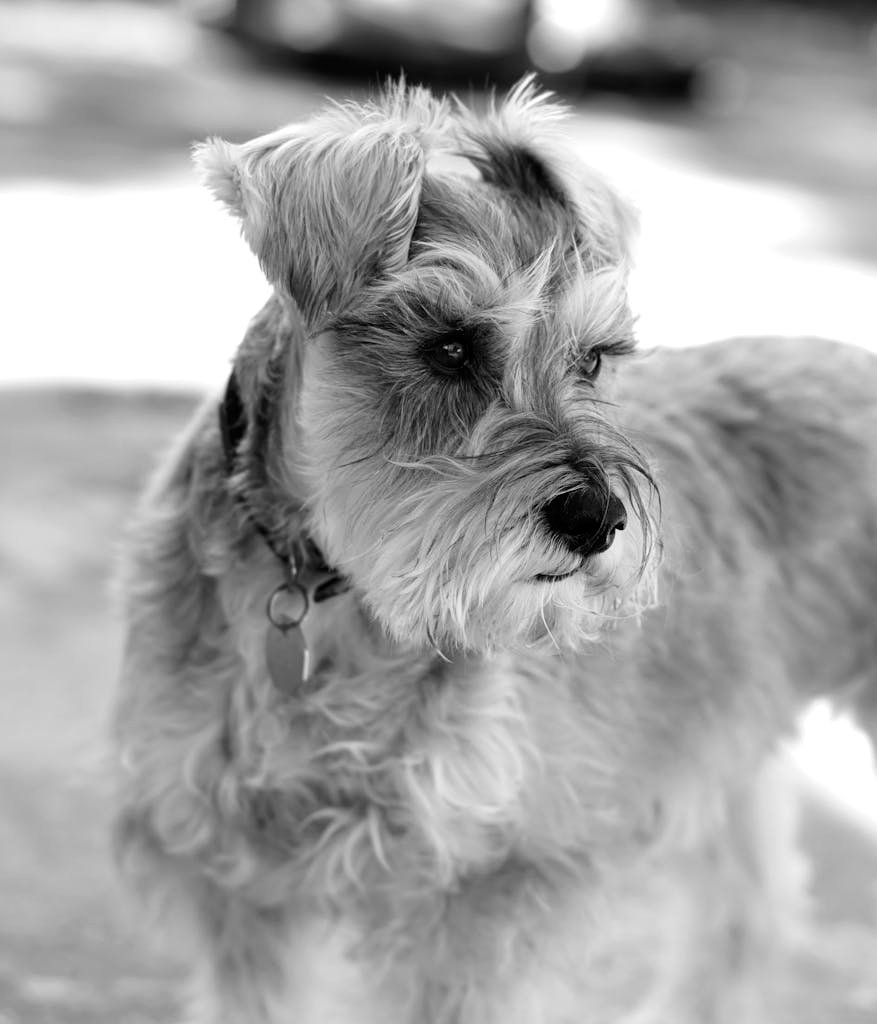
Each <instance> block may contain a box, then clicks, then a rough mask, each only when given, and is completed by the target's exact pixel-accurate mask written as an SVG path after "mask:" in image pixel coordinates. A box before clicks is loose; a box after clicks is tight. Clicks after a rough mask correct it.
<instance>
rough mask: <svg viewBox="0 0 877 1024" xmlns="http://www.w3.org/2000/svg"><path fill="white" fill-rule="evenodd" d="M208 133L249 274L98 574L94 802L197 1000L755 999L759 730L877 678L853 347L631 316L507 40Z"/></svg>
mask: <svg viewBox="0 0 877 1024" xmlns="http://www.w3.org/2000/svg"><path fill="white" fill-rule="evenodd" d="M195 161H196V164H197V166H198V168H199V170H200V173H201V175H202V177H203V179H204V181H205V182H206V184H207V186H208V187H209V188H210V189H211V190H212V192H213V194H214V195H215V196H216V197H217V198H218V199H219V200H220V201H221V203H222V204H224V205H225V206H226V207H228V208H229V209H230V211H231V212H232V214H234V216H236V217H237V218H238V219H239V221H240V224H241V228H242V232H243V235H244V237H245V239H246V241H247V242H248V244H249V245H250V246H251V248H252V250H253V251H254V252H255V254H256V256H257V257H258V259H259V261H260V263H261V266H262V268H263V270H264V273H265V275H266V277H267V279H268V281H269V282H270V284H271V285H272V286H273V292H272V295H271V298H270V299H269V301H268V302H267V304H266V306H265V307H264V308H263V309H262V311H261V312H260V313H258V315H256V317H255V318H254V320H253V321H252V322H251V324H250V326H249V328H248V330H247V333H246V336H245V338H244V340H243V342H242V344H241V346H240V348H239V351H238V353H237V355H236V358H235V360H234V365H233V371H232V373H231V376H230V379H229V382H228V386H227V388H226V391H225V394H224V396H222V397H221V399H217V398H212V399H211V400H210V401H208V402H207V403H206V405H205V406H204V407H203V408H202V409H201V411H200V412H199V413H198V415H197V416H196V418H195V420H194V422H193V423H192V425H191V427H190V428H189V429H188V430H187V432H186V433H185V436H184V437H183V438H182V439H181V441H180V442H179V444H178V445H177V447H176V449H175V450H174V451H173V452H172V453H171V455H170V457H169V458H168V459H166V460H165V461H164V463H163V464H162V467H161V468H160V470H159V472H158V473H157V475H156V476H155V478H154V479H153V481H152V483H151V485H150V487H149V488H148V490H147V493H146V495H145V497H144V499H143V503H142V507H141V508H140V511H139V513H138V515H137V517H136V521H135V523H134V525H133V527H132V530H131V536H130V542H129V544H128V549H127V556H126V567H125V573H124V579H125V588H126V589H125V595H126V597H125V616H126V628H127V639H126V644H125V653H124V660H123V668H122V673H121V676H122V678H121V685H120V690H119V698H118V707H117V713H116V748H117V751H118V765H119V772H118V777H119V797H118V811H117V816H116V828H115V835H116V843H117V847H118V851H119V858H120V862H121V865H122V867H123V869H124V871H125V873H126V874H127V875H128V877H129V878H130V879H131V880H132V882H133V884H134V885H135V886H136V887H137V889H138V890H139V891H141V892H142V893H143V894H144V895H145V897H146V898H147V900H148V901H149V903H150V905H152V906H153V907H156V908H158V909H159V910H160V911H161V912H162V913H163V914H164V915H165V918H166V919H167V920H169V921H170V923H171V929H172V930H171V934H173V935H174V936H175V937H176V938H178V939H179V941H180V944H181V945H180V948H181V949H182V950H184V951H185V955H186V956H187V957H188V958H189V962H190V963H191V967H192V977H193V985H192V988H193V993H192V997H191V1002H190V1003H189V1004H188V1011H187V1012H188V1013H189V1018H188V1019H190V1020H191V1021H194V1022H197V1024H291V1022H293V1021H294V1022H296V1024H309V1022H321V1024H347V1022H357V1024H366V1022H369V1024H371V1022H374V1024H377V1022H380V1024H500V1022H502V1024H570V1022H582V1024H584V1022H587V1024H621V1022H625V1024H630V1022H637V1024H706V1022H710V1024H724V1022H728V1024H731V1022H733V1024H744V1022H750V1021H758V1020H762V1019H765V1020H770V1019H772V1018H771V1017H770V1012H771V1010H770V1007H771V1005H772V999H773V984H772V980H771V979H772V977H774V976H775V974H776V972H777V970H778V967H779V965H781V963H782V956H783V953H782V950H783V947H784V944H785V940H786V939H787V938H788V936H789V935H790V934H792V931H793V929H794V919H795V915H796V914H797V913H798V910H799V909H800V908H799V906H798V900H797V897H795V896H794V894H793V893H792V894H790V892H789V891H788V890H789V888H790V886H788V885H787V884H786V883H785V881H784V879H786V877H787V874H786V866H787V865H791V864H793V862H792V861H791V860H788V861H787V860H786V859H785V858H786V856H787V855H788V856H791V853H790V851H788V850H787V849H786V847H787V845H788V843H787V842H786V841H785V839H783V840H782V841H776V840H775V839H774V838H773V837H772V836H771V834H770V833H771V829H770V826H771V825H772V824H773V820H774V819H773V816H772V814H771V811H770V803H769V801H768V798H767V797H766V795H765V794H766V793H768V792H770V791H771V786H770V785H769V779H770V777H771V770H770V765H771V757H772V754H773V752H774V751H775V749H776V747H777V744H778V743H779V742H780V741H781V740H782V738H783V737H785V736H788V735H790V734H791V733H792V731H793V729H794V723H795V719H796V715H797V714H798V713H799V711H800V709H801V708H802V706H804V704H806V702H807V701H809V700H811V699H812V698H813V697H815V696H817V695H819V694H830V695H832V696H833V697H834V698H835V699H836V700H838V701H847V702H848V703H850V704H851V705H855V706H856V707H858V709H859V711H860V712H861V715H862V720H863V721H865V722H869V723H871V724H872V725H873V723H874V721H875V718H877V716H875V707H877V628H875V609H877V455H875V451H877V448H875V439H877V360H875V359H874V358H873V357H872V356H870V355H868V354H867V353H865V352H864V351H861V350H856V349H852V348H848V347H844V346H842V345H839V344H835V343H830V342H826V341H819V340H813V339H786V340H783V339H765V338H754V339H737V340H732V341H729V342H719V343H714V344H709V345H704V346H702V347H699V348H693V349H689V350H683V351H672V350H667V351H663V350H660V349H659V350H655V351H649V352H639V351H638V350H636V345H635V324H634V317H633V316H632V314H631V311H630V308H629V305H628V301H627V296H626V283H627V277H628V271H629V264H630V247H631V239H632V233H633V230H634V227H635V218H634V217H633V215H632V214H631V213H630V211H629V209H628V207H627V205H626V204H625V202H624V201H622V200H621V199H620V198H619V197H617V196H616V195H615V193H614V192H613V191H612V189H611V188H610V187H609V186H608V185H607V184H605V183H604V182H602V180H600V179H599V178H598V177H597V176H595V175H594V174H593V173H592V172H590V171H587V170H585V169H584V168H582V167H581V166H579V164H578V163H577V161H576V160H575V159H574V158H573V157H572V156H571V155H570V154H569V153H568V152H566V151H565V149H564V111H563V108H562V107H561V106H560V105H559V104H558V103H557V102H556V101H555V100H554V99H553V98H552V97H551V96H550V95H548V94H546V93H543V92H541V91H540V90H539V88H538V86H537V85H536V84H535V83H534V82H533V81H532V80H529V79H528V80H525V81H523V82H522V83H521V84H519V85H518V86H517V87H516V88H515V89H514V90H512V91H511V92H510V93H509V95H508V96H507V97H506V98H505V99H504V100H502V101H496V102H493V103H491V104H490V105H489V108H488V109H487V110H486V111H485V112H482V113H478V112H474V111H472V110H470V109H467V108H466V107H465V106H464V105H463V104H461V103H459V102H457V101H454V100H449V99H438V98H435V97H434V96H432V95H431V94H430V93H429V92H428V91H426V90H424V89H420V88H410V87H407V86H405V85H404V84H397V85H393V86H390V87H388V88H387V90H386V91H385V92H384V93H383V94H382V95H381V96H380V97H379V98H377V99H375V100H373V101H370V102H367V103H361V104H356V103H350V104H341V105H336V106H332V107H329V108H327V109H326V110H325V111H323V112H322V113H320V114H318V115H316V116H315V117H314V118H313V119H311V120H310V121H308V122H306V123H304V124H298V125H293V126H291V127H287V128H283V129H281V130H279V131H278V132H275V133H273V134H270V135H266V136H263V137H261V138H257V139H255V140H253V141H251V142H247V143H245V144H243V145H231V144H229V143H226V142H224V141H221V140H217V139H213V140H210V141H208V142H206V143H204V144H202V145H200V146H199V147H198V148H197V149H196V151H195ZM717 244H719V242H718V241H717ZM680 272H683V271H682V269H680Z"/></svg>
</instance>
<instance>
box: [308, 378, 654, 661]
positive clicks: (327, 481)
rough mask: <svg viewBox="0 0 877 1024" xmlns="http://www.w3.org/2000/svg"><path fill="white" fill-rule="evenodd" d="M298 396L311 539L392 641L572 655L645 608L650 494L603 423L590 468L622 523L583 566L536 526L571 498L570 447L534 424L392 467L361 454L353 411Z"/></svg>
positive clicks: (506, 420)
mask: <svg viewBox="0 0 877 1024" xmlns="http://www.w3.org/2000/svg"><path fill="white" fill-rule="evenodd" d="M306 394H307V395H308V398H307V404H308V408H307V409H306V411H305V419H306V421H307V422H308V423H310V424H312V425H313V424H320V425H321V429H320V430H318V431H315V430H313V429H311V430H303V437H302V440H301V441H300V443H299V444H298V445H297V446H296V461H297V463H298V465H299V467H300V470H302V471H303V474H304V477H305V479H306V480H307V481H308V483H307V485H306V486H307V490H308V492H309V496H308V502H307V503H308V508H309V512H310V517H311V529H312V530H313V533H314V536H315V539H316V540H317V542H318V543H319V544H320V545H321V546H322V548H323V551H324V554H325V555H326V556H327V557H328V558H329V559H330V561H331V562H332V563H333V564H334V565H335V566H336V568H338V569H340V570H341V571H342V572H344V573H346V574H347V575H348V576H349V577H350V578H351V579H352V580H353V582H354V585H355V586H356V588H357V589H358V590H359V591H360V593H361V594H362V596H363V599H364V601H365V603H366V605H367V606H368V608H369V610H370V611H371V612H372V613H373V614H374V615H375V617H376V618H377V619H378V621H379V622H380V623H381V624H382V625H383V627H384V628H385V629H386V631H387V632H388V633H389V634H390V635H391V636H392V637H393V638H394V639H396V640H398V641H400V642H404V643H410V644H413V645H415V646H422V645H424V644H433V645H435V646H436V647H438V648H439V649H440V650H442V651H445V650H450V651H452V650H454V649H459V648H463V649H467V650H487V649H490V648H493V647H499V646H504V647H507V646H509V645H513V644H520V643H523V644H534V643H539V642H542V641H544V642H548V643H554V644H556V645H558V646H563V647H575V646H580V645H581V644H582V643H584V642H587V641H590V640H594V639H596V638H597V637H598V636H599V634H600V633H601V632H602V630H604V629H605V628H606V627H607V626H611V625H612V624H615V623H617V622H618V621H621V620H624V619H629V618H631V617H633V616H636V615H637V614H638V613H639V611H641V610H642V609H643V608H644V607H646V606H648V605H649V604H651V603H653V600H654V593H653V585H654V568H655V565H656V561H657V557H656V549H655V541H654V538H655V521H654V515H653V504H654V502H653V489H652V486H651V484H650V482H649V480H648V474H647V472H646V471H645V468H644V467H642V466H641V464H640V463H639V462H638V461H636V460H635V459H634V457H633V456H632V455H631V456H630V457H629V458H627V456H625V454H624V453H623V452H622V450H621V445H622V442H621V439H620V437H619V436H618V435H614V436H615V438H616V442H615V443H608V444H607V443H606V434H607V432H608V431H610V430H611V428H609V427H608V425H606V424H604V423H602V421H600V425H601V433H602V435H603V438H604V444H603V448H598V447H597V446H596V445H595V446H594V447H593V449H592V450H591V452H590V454H589V464H590V467H591V470H592V472H595V473H597V472H599V473H601V474H603V476H604V478H605V480H606V482H607V483H608V484H609V485H610V486H611V487H612V489H613V490H614V491H615V492H616V493H618V494H619V496H620V497H621V498H622V500H623V502H624V504H625V506H626V508H627V511H628V521H627V526H626V528H625V529H624V531H623V532H620V533H618V534H617V535H616V537H615V540H614V543H613V544H612V545H611V547H610V548H609V549H608V550H607V551H605V552H602V553H599V554H594V555H592V556H590V557H588V558H583V557H582V556H581V555H579V554H577V553H575V552H573V551H571V550H569V549H568V548H567V547H566V546H564V545H563V544H562V543H560V542H559V541H558V540H556V539H554V538H553V537H552V535H551V533H550V531H549V530H548V529H547V527H546V525H545V523H544V522H543V520H542V516H541V513H540V505H541V504H542V503H544V502H545V501H546V500H547V499H548V498H549V497H551V496H553V495H555V494H559V493H562V492H564V491H565V490H569V489H572V488H574V487H577V486H581V476H579V475H577V474H576V473H575V472H574V471H573V470H572V468H571V467H570V466H569V464H568V460H567V458H566V453H567V449H566V448H564V447H563V445H564V443H568V442H563V441H561V440H560V439H559V437H558V436H557V435H556V434H555V433H553V432H552V431H551V430H550V429H549V428H548V427H547V426H546V424H545V423H544V421H542V420H539V419H538V418H535V417H532V416H527V415H524V414H519V415H515V414H510V413H509V412H508V410H500V409H497V410H495V411H494V412H493V413H492V414H488V415H486V416H485V417H483V418H482V420H481V422H480V423H479V425H478V428H477V429H476V430H475V431H474V433H473V435H472V436H471V437H470V439H469V440H468V442H467V444H466V445H465V448H464V450H461V451H457V452H455V453H454V454H453V455H429V456H425V457H424V456H421V457H417V458H415V457H405V456H404V455H396V456H391V455H389V454H387V453H386V451H385V450H384V449H383V448H382V447H381V445H380V444H377V447H375V446H374V444H373V445H372V448H371V449H369V448H368V447H367V446H368V443H369V439H368V438H367V437H365V436H364V434H363V431H362V428H361V424H360V430H359V431H358V432H357V430H356V428H355V423H356V420H355V418H351V416H350V406H349V402H348V403H346V404H347V416H346V417H344V416H342V414H341V412H340V408H341V403H339V402H338V396H337V395H334V396H331V397H330V395H329V389H328V388H327V389H325V390H324V389H321V388H320V387H319V386H314V387H309V388H308V389H307V391H306ZM347 398H348V399H349V398H350V395H349V393H348V395H347ZM591 425H592V426H593V424H591ZM372 440H373V439H372ZM603 452H606V453H609V457H607V458H606V459H605V460H603V459H602V454H603ZM359 453H362V454H359Z"/></svg>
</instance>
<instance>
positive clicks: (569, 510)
mask: <svg viewBox="0 0 877 1024" xmlns="http://www.w3.org/2000/svg"><path fill="white" fill-rule="evenodd" d="M542 516H543V518H544V521H545V523H546V525H547V526H548V529H549V530H550V531H551V533H552V534H553V536H555V537H556V538H557V539H558V540H560V541H561V542H562V543H563V544H564V545H565V546H566V547H567V548H569V550H570V551H573V552H574V553H575V554H577V555H579V556H580V557H581V558H587V557H588V556H589V555H597V554H599V553H600V552H601V551H607V550H608V549H609V548H610V547H611V546H612V542H613V540H615V532H616V531H617V530H623V529H624V527H625V526H626V525H627V511H626V509H625V508H624V505H622V503H621V502H620V501H619V499H618V498H616V496H615V495H614V494H613V493H612V492H611V491H610V492H608V493H607V492H606V491H605V490H603V489H602V488H593V487H583V488H580V489H578V490H575V491H567V492H565V493H564V494H558V495H557V496H556V497H554V498H552V499H551V500H550V501H549V502H548V503H547V504H546V505H544V506H543V508H542Z"/></svg>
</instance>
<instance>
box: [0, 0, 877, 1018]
mask: <svg viewBox="0 0 877 1024" xmlns="http://www.w3.org/2000/svg"><path fill="white" fill-rule="evenodd" d="M401 68H404V69H405V70H406V73H407V74H408V77H409V79H411V80H413V81H424V82H427V83H429V84H431V85H433V86H434V87H435V88H438V89H453V90H455V91H458V92H461V93H462V94H463V95H464V96H466V97H470V96H471V97H472V98H473V99H474V101H475V102H476V103H478V102H480V101H481V99H482V97H483V91H484V89H485V87H486V86H487V85H488V84H490V83H495V84H497V85H499V86H505V85H508V84H510V83H511V82H513V81H514V80H515V79H516V78H517V77H519V76H520V75H521V74H522V73H523V72H524V71H526V70H528V69H530V68H533V69H535V70H537V71H538V72H539V73H540V75H541V76H542V80H543V81H544V82H545V83H546V84H547V85H549V86H551V87H552V88H554V89H556V90H557V91H558V92H559V93H561V94H562V95H563V97H564V98H565V99H566V101H567V102H568V103H569V104H570V106H571V109H572V116H571V120H570V126H569V132H570V139H571V142H572V144H573V145H574V146H575V147H576V148H577V150H578V151H579V152H580V153H581V155H582V157H583V158H584V159H585V160H587V161H588V162H590V163H591V164H593V165H594V166H595V167H597V168H598V169H600V170H602V171H604V172H605V173H606V174H607V175H608V176H609V177H610V178H611V179H612V180H613V181H614V182H615V183H616V184H617V185H618V186H619V187H620V188H621V189H622V191H624V192H625V193H626V194H627V195H628V196H629V197H630V198H631V199H632V200H633V201H634V202H635V203H636V205H637V206H638V207H639V209H640V211H641V215H642V232H641V238H640V241H639V245H638V252H637V270H636V273H635V277H634V282H633V299H634V303H635V306H636V308H637V311H638V314H639V325H640V335H641V339H642V342H643V344H645V345H654V344H663V345H689V344H697V343H700V342H704V341H707V340H710V339H712V338H717V337H721V336H727V335H733V334H742V333H760V334H764V333H783V334H790V333H806V334H820V335H825V336H830V337H835V338H839V339H843V340H847V341H850V342H852V343H854V344H859V345H864V346H867V347H870V348H872V349H875V350H877V316H875V301H877V3H874V2H872V0H867V2H866V0H859V2H853V0H849V2H843V0H836V2H830V0H824V3H823V4H822V5H819V4H816V3H808V2H804V0H801V2H798V3H791V2H789V3H774V2H770V0H766V2H757V0H753V2H751V3H750V4H733V3H723V2H720V0H712V2H709V0H697V2H695V0H692V2H691V3H688V2H685V3H678V4H677V3H674V2H673V0H441V2H435V0H180V2H178V3H172V2H169V0H166V2H157V0H156V2H152V3H146V2H130V0H127V2H110V0H17V2H16V0H5V2H0V225H2V230H0V339H2V357H0V427H2V431H3V434H2V437H3V444H2V445H0V474H2V487H0V610H2V614H0V654H2V657H0V1024H54V1022H59V1024H86V1022H89V1024H110V1022H113V1024H158V1022H167V1021H170V1020H172V1019H175V1013H176V1008H177V997H178V988H177V986H178V982H179V978H180V970H179V967H178V965H176V964H175V963H174V962H173V961H172V960H170V959H169V958H167V957H166V956H165V955H164V953H163V951H162V949H161V947H160V945H159V944H157V943H155V942H150V941H149V937H148V936H146V935H144V934H143V929H142V928H138V923H137V920H136V917H134V916H132V915H131V914H130V913H129V912H128V909H127V907H126V905H125V902H124V900H123V899H122V897H121V896H120V894H119V893H118V891H117V890H116V888H115V883H114V881H113V874H112V869H111V866H110V862H109V856H108V852H107V840H106V820H107V802H108V800H107V785H106V779H107V774H108V773H107V772H106V770H105V767H104V764H103V757H104V739H103V737H104V735H105V733H106V725H107V718H108V709H109V706H110V702H111V693H112V687H113V680H114V674H115V670H116V663H117V659H118V655H119V643H120V627H119V623H118V621H117V618H116V616H115V613H114V611H113V603H112V598H111V596H110V588H109V583H108V581H109V579H110V576H111V572H112V565H113V562H114V558H115V552H116V548H117V544H118V539H119V536H120V531H121V528H122V524H123V523H124V521H125V517H126V516H127V514H128V512H129V510H130V507H131V504H132V501H133V499H134V495H135V493H136V491H137V489H138V487H139V486H140V483H141V481H142V479H143V477H144V475H145V474H146V472H147V471H148V469H149V467H150V466H151V465H152V464H153V462H154V460H155V458H156V456H157V454H158V453H159V452H160V451H161V450H162V449H163V447H164V446H165V444H166V443H167V439H168V438H169V437H170V435H171V434H172V433H173V432H174V431H175V430H176V429H177V428H178V427H179V426H180V425H181V424H182V423H183V422H184V421H185V419H186V418H187V416H188V415H189V413H190V411H191V409H192V408H193V405H194V403H195V402H196V401H197V399H198V397H199V396H200V395H202V394H204V392H205V391H209V390H211V389H216V388H218V387H219V386H221V384H222V383H223V381H224V378H225V375H226V373H227V371H228V366H229V360H230V358H231V356H232V354H233V352H234V349H235V347H236V345H237V343H238V341H239V339H240V338H241V336H242V333H243V330H244V327H245V325H246V323H247V320H248V319H249V317H250V316H251V315H252V314H253V313H255V311H256V310H257V309H258V308H259V305H260V304H261V302H262V300H263V298H264V296H265V293H266V288H265V286H264V283H263V282H262V279H261V277H260V275H259V272H258V268H257V267H256V265H255V261H254V260H253V259H252V258H251V257H250V256H249V254H248V252H247V251H246V249H245V247H244V246H243V244H242V243H241V242H240V240H239V238H238V234H237V228H236V226H235V225H234V224H233V223H232V222H231V220H230V219H229V218H227V217H225V216H224V215H223V214H222V213H221V212H220V211H219V210H218V208H216V207H215V206H214V205H213V203H212V202H211V200H210V199H209V197H208V196H207V195H206V194H205V193H203V192H202V191H201V190H200V188H199V187H198V185H197V183H196V182H195V180H194V177H193V175H192V173H191V171H190V168H189V163H188V148H189V145H190V143H191V142H192V140H194V139H200V138H203V137H205V136H206V135H211V134H218V135H222V136H225V137H227V138H230V139H232V140H234V141H242V140H243V139H245V138H248V137H250V136H252V135H255V134H258V133H260V132H263V131H267V130H269V129H272V128H274V127H276V126H278V125H279V124H282V123H284V122H287V121H292V120H296V119H299V118H302V117H305V116H306V115H308V114H309V113H310V112H312V111H313V110H314V109H315V108H316V107H318V106H319V105H320V104H321V103H322V99H323V97H324V96H327V95H328V96H332V97H339V96H346V95H358V94H364V93H365V92H366V91H369V90H370V89H372V88H373V86H374V84H375V83H376V82H377V81H378V80H379V79H380V78H382V77H383V76H384V75H386V74H388V73H389V74H395V73H397V72H398V71H399V70H400V69H401ZM814 372H818V367H817V368H814ZM782 774H783V776H784V778H785V780H786V781H790V783H791V786H792V788H793V789H794V791H795V792H796V793H797V795H798V797H799V798H800V801H801V808H802V827H803V835H804V839H805V843H806V847H807V851H808V853H809V856H810V861H811V866H810V872H811V887H812V892H813V898H814V906H815V913H816V920H817V922H818V928H817V930H816V934H815V935H814V936H812V937H811V939H810V940H809V941H808V942H807V943H806V944H804V945H802V947H801V950H800V955H799V957H798V960H797V962H796V965H795V967H794V970H793V971H791V972H790V976H789V979H788V984H787V986H786V987H787V989H788V991H787V992H786V993H785V1000H784V1002H785V1004H786V1006H787V1009H786V1010H785V1011H784V1015H783V1017H782V1020H783V1021H788V1022H790V1024H791V1022H795V1024H797V1022H811V1024H865V1022H871V1024H873V1022H875V1021H877V786H875V782H874V773H873V754H872V751H871V749H870V747H869V745H868V744H867V742H866V741H865V740H864V738H863V736H862V735H861V733H859V732H858V731H857V730H856V729H855V728H854V727H853V726H852V725H851V724H850V723H849V722H848V721H847V720H845V719H843V718H840V719H838V717H837V715H836V714H835V713H834V712H833V711H832V709H830V708H828V707H827V706H825V705H822V704H820V705H817V706H815V707H814V708H813V709H812V711H811V713H810V714H809V715H808V716H807V717H806V719H805V721H804V723H803V727H802V739H801V740H800V741H799V742H798V743H796V744H794V745H791V746H790V748H789V751H788V752H787V757H786V759H785V761H784V765H783V768H782Z"/></svg>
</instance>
